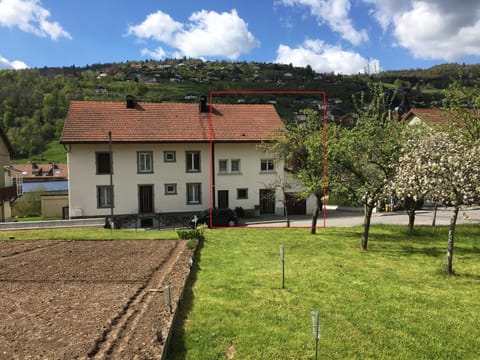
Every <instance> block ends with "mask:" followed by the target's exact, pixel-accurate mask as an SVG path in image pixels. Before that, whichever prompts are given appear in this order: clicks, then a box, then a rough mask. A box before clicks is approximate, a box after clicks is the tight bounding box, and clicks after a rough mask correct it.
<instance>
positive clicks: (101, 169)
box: [95, 152, 111, 175]
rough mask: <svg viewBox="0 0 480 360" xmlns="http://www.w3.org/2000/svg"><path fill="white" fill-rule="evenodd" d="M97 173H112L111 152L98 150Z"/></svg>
mask: <svg viewBox="0 0 480 360" xmlns="http://www.w3.org/2000/svg"><path fill="white" fill-rule="evenodd" d="M95 159H96V163H97V164H96V165H97V175H106V174H110V166H111V164H110V153H109V152H97V153H95Z"/></svg>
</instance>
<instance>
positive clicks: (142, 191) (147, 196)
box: [138, 185, 154, 214]
mask: <svg viewBox="0 0 480 360" xmlns="http://www.w3.org/2000/svg"><path fill="white" fill-rule="evenodd" d="M153 209H154V207H153V185H139V186H138V213H139V214H151V213H153V212H154V210H153Z"/></svg>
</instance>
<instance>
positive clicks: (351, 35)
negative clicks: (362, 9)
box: [277, 0, 368, 45]
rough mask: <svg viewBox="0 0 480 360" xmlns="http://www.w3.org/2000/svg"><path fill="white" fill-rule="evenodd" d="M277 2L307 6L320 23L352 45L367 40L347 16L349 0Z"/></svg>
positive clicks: (286, 0) (349, 5)
mask: <svg viewBox="0 0 480 360" xmlns="http://www.w3.org/2000/svg"><path fill="white" fill-rule="evenodd" d="M277 4H283V5H285V6H298V7H306V8H308V9H309V10H310V14H311V15H312V16H314V17H315V18H316V19H317V21H318V22H319V23H320V24H323V23H326V24H327V25H328V26H329V27H330V29H332V30H333V31H335V32H337V33H339V34H340V35H341V36H342V38H343V39H345V40H347V41H349V42H350V43H352V44H353V45H360V44H361V43H362V42H364V41H367V40H368V33H367V31H366V30H365V29H361V30H356V29H355V27H354V26H353V23H352V19H351V18H350V17H349V12H350V8H351V2H350V0H279V1H277Z"/></svg>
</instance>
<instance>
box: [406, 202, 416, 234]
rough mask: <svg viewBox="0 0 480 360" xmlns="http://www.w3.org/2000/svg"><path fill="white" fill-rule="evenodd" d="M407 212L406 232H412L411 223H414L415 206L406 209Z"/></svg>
mask: <svg viewBox="0 0 480 360" xmlns="http://www.w3.org/2000/svg"><path fill="white" fill-rule="evenodd" d="M407 213H408V232H409V234H411V233H413V225H415V208H413V209H410V210H408V211H407Z"/></svg>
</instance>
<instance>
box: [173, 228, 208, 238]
mask: <svg viewBox="0 0 480 360" xmlns="http://www.w3.org/2000/svg"><path fill="white" fill-rule="evenodd" d="M204 232H205V228H204V227H203V226H198V227H197V228H196V229H188V230H177V235H178V238H179V239H181V240H192V239H194V240H203V239H204V236H203V233H204Z"/></svg>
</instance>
